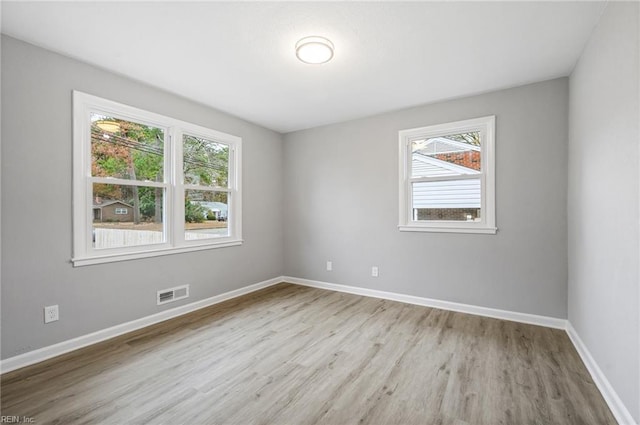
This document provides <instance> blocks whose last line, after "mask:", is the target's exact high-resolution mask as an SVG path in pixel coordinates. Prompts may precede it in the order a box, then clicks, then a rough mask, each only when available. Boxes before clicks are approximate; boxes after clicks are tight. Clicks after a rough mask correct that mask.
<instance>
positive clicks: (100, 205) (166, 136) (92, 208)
mask: <svg viewBox="0 0 640 425" xmlns="http://www.w3.org/2000/svg"><path fill="white" fill-rule="evenodd" d="M73 114H74V115H73V118H74V135H73V138H74V153H73V155H74V156H73V161H74V164H73V166H74V178H73V179H74V180H73V184H74V189H73V190H74V192H73V194H74V209H73V213H74V217H73V229H74V238H73V240H74V246H73V251H74V254H73V255H74V258H73V263H74V265H76V266H82V265H88V264H96V263H103V262H110V261H120V260H129V259H134V258H143V257H150V256H156V255H165V254H170V253H178V252H186V251H193V250H200V249H210V248H216V247H225V246H232V245H239V244H240V243H242V237H241V201H242V198H241V191H240V187H241V185H240V176H241V172H240V165H241V144H242V140H241V139H240V138H239V137H236V136H232V135H229V134H225V133H221V132H218V131H215V130H211V129H208V128H204V127H200V126H197V125H194V124H190V123H187V122H184V121H180V120H177V119H173V118H169V117H165V116H162V115H158V114H154V113H151V112H147V111H143V110H140V109H137V108H133V107H130V106H126V105H122V104H120V103H116V102H112V101H109V100H105V99H101V98H99V97H95V96H91V95H88V94H85V93H80V92H74V93H73Z"/></svg>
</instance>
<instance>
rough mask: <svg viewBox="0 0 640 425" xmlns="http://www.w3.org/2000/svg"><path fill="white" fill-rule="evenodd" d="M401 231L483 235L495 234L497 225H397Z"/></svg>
mask: <svg viewBox="0 0 640 425" xmlns="http://www.w3.org/2000/svg"><path fill="white" fill-rule="evenodd" d="M398 229H399V230H400V231H401V232H432V233H479V234H485V235H495V234H496V233H497V231H498V228H497V227H457V226H456V227H453V226H450V227H446V226H410V225H399V226H398Z"/></svg>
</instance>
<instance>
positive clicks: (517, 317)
mask: <svg viewBox="0 0 640 425" xmlns="http://www.w3.org/2000/svg"><path fill="white" fill-rule="evenodd" d="M282 280H283V281H285V282H289V283H295V284H297V285H303V286H310V287H313V288H320V289H329V290H332V291H338V292H346V293H348V294H356V295H363V296H365V297H373V298H382V299H385V300H392V301H399V302H403V303H407V304H416V305H421V306H425V307H434V308H439V309H442V310H451V311H457V312H460V313H468V314H474V315H476V316H486V317H493V318H495V319H503V320H510V321H512V322H520V323H527V324H530V325H538V326H545V327H548V328H556V329H566V326H567V321H566V320H565V319H558V318H555V317H548V316H538V315H535V314H527V313H518V312H515V311H508V310H498V309H495V308H488V307H479V306H475V305H470V304H461V303H455V302H451V301H441V300H435V299H432V298H423V297H416V296H413V295H405V294H398V293H395V292H386V291H378V290H376V289H367V288H360V287H357V286H347V285H340V284H336V283H328V282H320V281H317V280H309V279H300V278H297V277H291V276H282Z"/></svg>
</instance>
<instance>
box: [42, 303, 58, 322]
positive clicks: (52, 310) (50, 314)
mask: <svg viewBox="0 0 640 425" xmlns="http://www.w3.org/2000/svg"><path fill="white" fill-rule="evenodd" d="M59 318H60V316H59V311H58V305H50V306H47V307H45V308H44V323H50V322H55V321H56V320H58V319H59Z"/></svg>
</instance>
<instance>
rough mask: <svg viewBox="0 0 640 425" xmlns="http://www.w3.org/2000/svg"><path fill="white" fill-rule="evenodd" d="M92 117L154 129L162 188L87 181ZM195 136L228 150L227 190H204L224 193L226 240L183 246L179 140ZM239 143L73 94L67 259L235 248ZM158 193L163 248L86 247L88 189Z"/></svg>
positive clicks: (238, 238) (94, 260) (93, 260)
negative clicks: (160, 139) (102, 186)
mask: <svg viewBox="0 0 640 425" xmlns="http://www.w3.org/2000/svg"><path fill="white" fill-rule="evenodd" d="M92 113H97V114H101V115H107V116H111V117H116V118H119V119H124V120H129V121H133V122H136V123H140V124H143V125H149V126H153V127H157V128H160V129H162V130H163V132H164V178H163V181H162V182H153V181H142V180H128V179H120V178H111V177H106V178H103V177H93V176H92V175H91V114H92ZM184 133H187V134H189V135H196V136H198V137H202V138H205V139H208V140H212V141H215V142H218V143H221V144H225V145H228V146H229V169H228V185H227V187H226V188H222V187H209V188H207V190H216V191H225V192H227V193H228V198H227V202H228V217H227V228H228V236H220V237H216V238H208V239H196V240H186V239H185V237H184V229H185V223H184V193H185V192H184V191H185V190H186V189H185V188H187V189H188V187H189V185H185V184H184V176H183V170H182V164H183V162H182V135H183V134H184ZM241 177H242V139H241V138H240V137H238V136H233V135H230V134H226V133H223V132H220V131H217V130H213V129H210V128H206V127H203V126H199V125H196V124H192V123H189V122H186V121H182V120H179V119H175V118H171V117H167V116H164V115H161V114H157V113H154V112H149V111H146V110H143V109H139V108H136V107H133V106H129V105H125V104H122V103H119V102H115V101H112V100H108V99H104V98H101V97H97V96H93V95H90V94H87V93H83V92H80V91H76V90H74V91H73V207H72V210H73V256H72V259H71V261H72V263H73V265H74V267H77V266H85V265H91V264H100V263H108V262H116V261H125V260H132V259H137V258H147V257H155V256H160V255H169V254H177V253H182V252H190V251H198V250H204V249H214V248H222V247H227V246H237V245H241V244H242V242H243V239H242V178H241ZM96 180H98V182H103V181H105V180H108V183H109V184H119V185H129V186H147V187H158V188H163V190H164V195H163V231H164V242H163V243H158V244H151V245H137V246H131V247H119V248H102V249H96V248H93V246H92V232H93V226H92V224H93V187H92V186H93V183H95V182H96Z"/></svg>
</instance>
